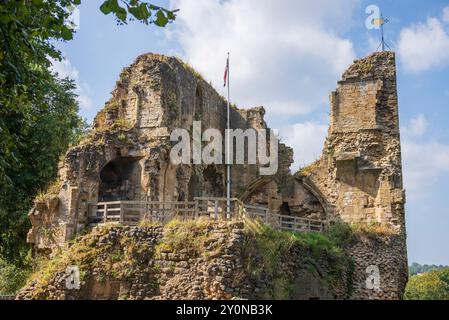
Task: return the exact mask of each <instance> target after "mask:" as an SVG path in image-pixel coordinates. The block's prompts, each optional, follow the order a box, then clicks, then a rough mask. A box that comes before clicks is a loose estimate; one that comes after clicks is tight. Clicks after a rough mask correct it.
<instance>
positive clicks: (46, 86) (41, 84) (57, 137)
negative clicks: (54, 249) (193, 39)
mask: <svg viewBox="0 0 449 320" xmlns="http://www.w3.org/2000/svg"><path fill="white" fill-rule="evenodd" d="M80 3H81V0H2V1H1V2H0V34H1V36H0V258H1V259H2V260H1V261H2V266H1V268H0V278H1V279H8V278H9V277H10V276H9V275H10V274H19V273H20V272H19V271H17V270H22V269H23V268H25V267H26V266H27V265H28V264H27V263H26V259H25V257H26V256H27V254H28V246H27V244H26V241H25V238H26V237H25V236H26V233H27V231H28V229H29V227H30V224H29V221H28V217H27V212H28V211H29V209H30V207H31V205H32V199H33V198H34V197H35V196H36V194H38V192H39V191H41V190H44V189H46V188H47V186H48V185H49V183H50V182H51V181H53V180H54V179H55V176H56V171H57V164H58V160H59V159H60V156H61V154H63V153H64V152H65V151H66V150H67V148H68V146H69V145H70V144H75V143H77V142H79V140H80V137H81V136H82V135H83V134H84V132H85V130H86V123H85V122H84V121H83V120H82V119H81V118H80V117H79V116H78V104H77V102H76V96H75V94H74V93H73V91H74V89H75V86H74V83H73V82H72V81H70V80H69V79H58V78H57V75H56V74H54V73H53V72H52V71H51V70H50V66H51V59H55V60H60V59H61V58H62V56H61V52H60V51H59V50H57V49H56V47H55V44H56V42H57V41H69V40H71V39H72V38H73V35H74V29H73V25H72V24H71V23H70V22H69V17H70V14H71V11H72V9H73V8H75V7H76V6H78V5H80ZM120 3H121V4H122V6H121V5H119V4H118V1H117V0H114V1H104V3H103V5H102V6H101V8H100V10H101V11H102V12H104V13H113V14H115V15H116V18H117V19H118V20H120V21H121V22H122V23H126V21H128V20H138V21H141V22H143V23H146V24H150V23H152V24H155V25H157V26H160V27H162V26H165V25H166V24H167V23H169V22H172V21H173V20H174V19H175V11H170V10H166V9H164V8H160V7H157V6H153V5H151V4H149V3H146V2H143V1H137V0H126V1H125V0H121V1H120ZM105 11H106V12H105ZM128 12H129V13H130V18H129V19H128V18H127V17H128V14H127V13H128ZM132 17H134V18H132ZM16 268H17V269H16ZM14 270H15V271H14ZM24 272H25V271H24ZM19 278H20V277H19ZM14 283H16V284H14ZM16 285H17V282H14V281H12V282H11V287H9V289H5V290H6V291H8V290H10V289H11V288H12V287H14V286H16ZM2 288H3V285H2ZM2 290H3V289H2Z"/></svg>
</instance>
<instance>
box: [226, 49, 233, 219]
mask: <svg viewBox="0 0 449 320" xmlns="http://www.w3.org/2000/svg"><path fill="white" fill-rule="evenodd" d="M227 68H228V76H227V82H228V103H227V113H228V121H227V125H226V127H227V129H228V130H227V137H226V141H227V143H226V144H227V146H226V149H227V150H226V152H227V157H229V155H230V153H229V145H230V141H229V129H230V128H231V126H230V119H229V107H230V106H229V92H230V90H229V78H230V70H229V69H230V68H229V52H228V61H227ZM231 161H232V160H231ZM229 162H230V161H228V163H227V164H226V184H227V185H226V198H227V201H226V205H227V218H228V219H229V218H230V215H231V164H230V163H229Z"/></svg>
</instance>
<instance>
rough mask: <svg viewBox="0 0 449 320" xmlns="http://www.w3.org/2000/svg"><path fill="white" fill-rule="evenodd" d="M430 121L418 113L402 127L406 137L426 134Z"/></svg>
mask: <svg viewBox="0 0 449 320" xmlns="http://www.w3.org/2000/svg"><path fill="white" fill-rule="evenodd" d="M427 126H428V121H427V119H426V117H425V116H424V115H423V114H421V113H420V114H418V115H417V116H415V117H414V118H412V119H411V120H410V123H409V124H408V125H407V126H405V127H403V128H401V133H402V135H403V136H404V137H419V136H422V135H424V133H425V132H426V130H427Z"/></svg>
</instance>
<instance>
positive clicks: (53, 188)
mask: <svg viewBox="0 0 449 320" xmlns="http://www.w3.org/2000/svg"><path fill="white" fill-rule="evenodd" d="M61 184H62V183H61V181H60V180H59V179H56V180H54V181H53V182H52V183H51V184H50V185H49V186H48V187H47V189H46V190H45V191H40V192H39V193H38V194H37V196H36V198H34V202H35V203H37V202H45V201H47V200H50V199H51V198H52V197H55V196H57V195H58V194H59V191H60V190H61Z"/></svg>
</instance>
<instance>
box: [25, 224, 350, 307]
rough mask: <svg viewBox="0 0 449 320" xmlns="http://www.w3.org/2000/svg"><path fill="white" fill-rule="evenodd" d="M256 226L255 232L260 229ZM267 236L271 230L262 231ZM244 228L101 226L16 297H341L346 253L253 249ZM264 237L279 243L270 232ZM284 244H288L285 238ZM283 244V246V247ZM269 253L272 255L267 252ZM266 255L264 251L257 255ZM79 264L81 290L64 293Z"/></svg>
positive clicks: (291, 247)
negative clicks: (70, 269)
mask: <svg viewBox="0 0 449 320" xmlns="http://www.w3.org/2000/svg"><path fill="white" fill-rule="evenodd" d="M258 228H260V226H258ZM267 232H269V233H270V232H271V231H267ZM266 236H267V234H265V233H264V232H262V233H253V232H252V231H250V230H248V229H247V228H245V226H244V224H243V223H242V222H230V223H214V222H204V221H203V222H201V221H200V222H198V221H197V222H177V223H172V224H170V225H167V226H165V227H162V226H146V227H106V228H103V229H96V230H94V231H93V232H92V233H90V234H89V235H86V236H84V237H81V238H79V239H77V241H75V243H74V244H73V245H72V246H71V247H70V248H69V249H66V250H65V251H63V252H61V253H60V254H59V255H56V257H55V258H53V260H52V261H49V262H48V264H47V265H43V266H42V268H41V269H40V270H39V271H38V272H37V273H36V274H34V275H33V276H32V278H31V280H30V281H29V283H28V284H27V286H26V287H25V288H23V289H22V290H21V291H20V292H19V294H18V295H17V299H62V300H65V299H67V300H71V299H133V300H134V299H137V300H141V299H235V298H239V299H343V298H347V297H348V296H349V294H350V291H351V289H350V288H349V286H348V284H349V283H350V281H348V279H350V278H351V276H352V270H351V269H350V268H349V267H348V263H347V261H349V260H348V258H347V257H346V256H345V255H342V254H337V255H334V254H333V253H331V252H328V251H327V250H325V249H320V248H315V249H314V250H313V252H312V248H311V247H308V246H307V245H305V244H303V243H302V242H298V241H296V242H289V243H283V242H282V241H279V239H277V240H276V239H275V238H273V239H271V238H270V240H271V241H273V242H274V245H272V243H265V242H263V243H258V241H259V240H260V239H256V237H266ZM270 237H282V234H281V233H279V234H274V235H271V236H270ZM285 239H287V238H285ZM283 244H284V245H283ZM265 246H268V248H271V247H273V248H275V247H277V249H278V250H279V251H278V252H272V253H270V252H265V250H266V249H267V248H266V247H265ZM263 249H265V250H263ZM70 266H77V267H78V268H79V272H80V278H81V279H80V280H81V282H80V287H79V288H75V289H74V288H68V287H67V285H66V281H67V279H70V274H69V273H67V267H70Z"/></svg>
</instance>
